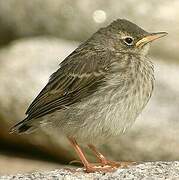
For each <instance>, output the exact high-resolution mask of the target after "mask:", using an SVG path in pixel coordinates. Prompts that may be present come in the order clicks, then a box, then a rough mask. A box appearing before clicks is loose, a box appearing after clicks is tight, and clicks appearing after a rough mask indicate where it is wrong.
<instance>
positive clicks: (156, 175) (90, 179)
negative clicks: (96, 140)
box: [0, 161, 179, 180]
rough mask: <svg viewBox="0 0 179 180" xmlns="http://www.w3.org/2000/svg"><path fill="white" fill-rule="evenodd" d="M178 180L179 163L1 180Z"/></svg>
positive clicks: (33, 175) (40, 173) (39, 174)
mask: <svg viewBox="0 0 179 180" xmlns="http://www.w3.org/2000/svg"><path fill="white" fill-rule="evenodd" d="M20 179H25V180H33V179H34V180H40V179H41V180H47V179H49V180H57V179H59V180H60V179H64V180H73V179H74V180H83V179H85V180H97V179H100V180H107V179H109V180H113V179H114V180H117V179H119V180H121V179H125V180H164V179H165V180H177V179H179V162H178V161H174V162H148V163H141V164H139V165H135V166H131V167H128V168H125V169H118V170H117V171H115V172H113V173H89V174H87V173H84V172H83V171H82V169H80V168H79V169H76V170H74V169H73V171H69V170H65V169H58V170H54V171H44V172H32V173H26V174H16V175H8V176H6V175H4V176H0V180H20Z"/></svg>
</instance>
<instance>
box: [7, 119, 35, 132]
mask: <svg viewBox="0 0 179 180" xmlns="http://www.w3.org/2000/svg"><path fill="white" fill-rule="evenodd" d="M35 129H36V127H35V126H33V125H32V123H31V122H30V120H29V119H27V118H26V119H24V120H23V121H21V122H19V123H17V124H16V125H15V126H13V127H12V128H11V129H10V131H9V133H10V134H12V133H16V134H29V133H31V132H33V131H34V130H35Z"/></svg>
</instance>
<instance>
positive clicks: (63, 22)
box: [0, 0, 179, 59]
mask: <svg viewBox="0 0 179 180" xmlns="http://www.w3.org/2000/svg"><path fill="white" fill-rule="evenodd" d="M178 7H179V1H178V0H173V1H163V0H158V1H156V0H150V1H146V0H141V1H140V3H139V2H138V0H133V1H131V0H127V1H122V0H118V1H116V0H111V1H105V2H104V1H102V0H99V1H91V0H86V1H83V0H76V1H75V3H74V1H69V0H68V1H67V0H61V1H59V0H38V2H37V1H36V0H31V1H24V0H18V1H16V0H5V1H3V0H1V1H0V27H1V28H0V34H1V38H0V45H1V44H3V43H7V42H10V41H12V40H14V39H18V38H22V37H32V36H38V35H51V36H54V37H59V38H63V39H69V40H77V41H83V40H84V39H86V38H88V37H89V36H91V34H93V33H94V32H95V31H96V30H97V29H98V28H99V27H101V26H105V25H107V24H109V23H110V22H111V21H113V20H115V19H117V18H126V19H129V20H131V21H133V22H135V23H136V24H138V25H140V26H141V27H143V28H145V29H146V30H148V31H167V32H168V33H169V37H170V38H167V39H166V40H165V41H163V44H162V43H158V45H157V46H156V48H155V54H157V55H159V56H163V57H168V58H169V57H171V59H174V57H177V56H178V51H177V50H178V46H179V41H177V40H176V39H178V36H179V31H178V26H176V25H177V24H179V11H178ZM17 12H18V13H17ZM168 45H169V47H170V48H168ZM162 49H165V51H163V52H162V53H161V51H162ZM171 49H172V53H171Z"/></svg>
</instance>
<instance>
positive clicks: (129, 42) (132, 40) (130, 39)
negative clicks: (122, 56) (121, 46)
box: [124, 37, 134, 45]
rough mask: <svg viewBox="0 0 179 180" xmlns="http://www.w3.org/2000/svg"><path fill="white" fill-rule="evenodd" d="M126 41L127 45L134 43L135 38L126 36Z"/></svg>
mask: <svg viewBox="0 0 179 180" xmlns="http://www.w3.org/2000/svg"><path fill="white" fill-rule="evenodd" d="M124 42H125V43H126V44H127V45H133V42H134V39H133V38H132V37H125V38H124Z"/></svg>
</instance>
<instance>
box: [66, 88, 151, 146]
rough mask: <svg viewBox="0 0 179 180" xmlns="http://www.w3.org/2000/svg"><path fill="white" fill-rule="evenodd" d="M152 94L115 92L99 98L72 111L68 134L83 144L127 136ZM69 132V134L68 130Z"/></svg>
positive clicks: (69, 118) (94, 98)
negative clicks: (125, 134)
mask: <svg viewBox="0 0 179 180" xmlns="http://www.w3.org/2000/svg"><path fill="white" fill-rule="evenodd" d="M149 94H150V93H143V92H138V93H136V94H135V95H134V94H133V91H131V92H128V93H127V94H123V95H122V96H121V92H120V91H115V92H114V91H111V92H108V93H106V94H101V95H96V96H94V97H93V98H90V99H89V100H88V101H85V102H84V103H81V104H80V105H78V107H74V109H73V111H72V109H70V113H68V120H67V121H68V125H69V126H71V127H72V128H69V129H71V131H70V132H68V133H67V134H69V135H71V136H74V137H75V138H76V139H78V140H79V141H88V142H93V143H95V142H96V141H98V142H99V141H104V140H105V139H106V140H107V139H109V138H111V137H113V136H117V135H119V134H121V133H123V132H124V131H125V130H126V129H127V128H129V127H130V126H131V125H132V124H133V122H134V121H135V119H136V117H137V116H138V115H139V113H140V112H141V111H142V109H143V107H144V106H145V104H146V103H147V101H148V99H149ZM65 132H67V131H65Z"/></svg>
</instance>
